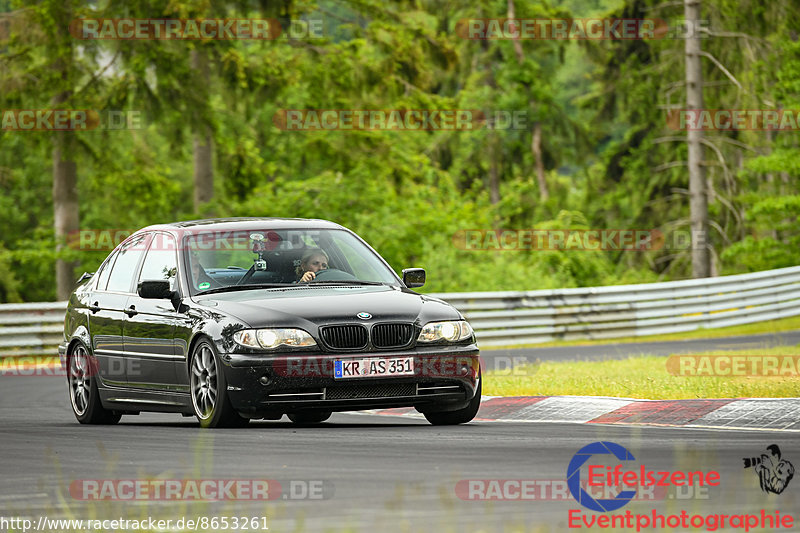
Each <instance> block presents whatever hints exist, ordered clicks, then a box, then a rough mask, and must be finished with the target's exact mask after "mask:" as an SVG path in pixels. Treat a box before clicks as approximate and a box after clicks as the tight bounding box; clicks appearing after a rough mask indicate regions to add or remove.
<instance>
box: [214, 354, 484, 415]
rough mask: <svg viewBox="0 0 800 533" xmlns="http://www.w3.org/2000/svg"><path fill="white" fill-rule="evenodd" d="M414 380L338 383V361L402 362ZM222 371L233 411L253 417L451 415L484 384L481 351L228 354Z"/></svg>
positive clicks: (340, 380) (369, 379)
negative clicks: (372, 412) (384, 412)
mask: <svg viewBox="0 0 800 533" xmlns="http://www.w3.org/2000/svg"><path fill="white" fill-rule="evenodd" d="M401 357H410V358H413V361H414V375H408V376H380V377H357V378H338V379H337V378H335V377H334V372H333V368H334V361H335V360H337V359H340V360H347V359H363V358H378V359H389V358H401ZM222 361H223V363H224V365H223V371H224V372H225V378H226V381H227V387H228V391H227V392H228V396H229V398H230V400H231V403H232V405H233V407H234V408H235V409H236V410H237V411H239V412H240V413H242V414H247V415H250V416H253V417H259V416H264V417H271V416H278V415H280V414H283V413H291V412H296V411H302V410H310V409H317V410H326V411H355V410H363V409H375V408H390V407H415V408H417V409H418V410H419V411H422V412H426V411H450V410H455V409H461V408H464V407H466V406H467V404H468V403H469V401H470V400H471V399H472V398H473V397H474V396H475V392H476V390H477V387H478V380H479V379H480V358H479V352H478V348H477V346H476V345H474V344H471V345H467V346H460V347H452V346H438V347H426V348H424V349H416V350H413V351H412V350H409V351H402V352H399V351H395V352H368V353H363V352H361V353H346V354H342V353H339V354H303V353H291V354H283V355H263V354H225V355H223V356H222Z"/></svg>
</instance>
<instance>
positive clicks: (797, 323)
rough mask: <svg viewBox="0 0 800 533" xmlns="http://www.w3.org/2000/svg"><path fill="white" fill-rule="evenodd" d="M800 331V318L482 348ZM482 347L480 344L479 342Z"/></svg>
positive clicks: (498, 348)
mask: <svg viewBox="0 0 800 533" xmlns="http://www.w3.org/2000/svg"><path fill="white" fill-rule="evenodd" d="M798 329H800V316H793V317H789V318H782V319H780V320H771V321H768V322H756V323H753V324H744V325H741V326H729V327H726V328H715V329H706V328H701V329H697V330H694V331H685V332H683V333H669V334H664V335H647V336H644V337H619V338H614V339H596V340H590V339H586V340H575V341H552V342H543V343H539V344H509V345H508V346H492V347H490V348H481V351H487V352H488V351H490V350H501V349H502V350H505V349H508V348H545V347H551V346H587V345H596V344H620V343H630V342H652V341H680V340H686V339H717V338H720V337H732V336H735V335H757V334H759V333H780V332H782V331H794V330H798ZM478 344H479V345H480V342H478Z"/></svg>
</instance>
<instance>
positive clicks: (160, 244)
mask: <svg viewBox="0 0 800 533" xmlns="http://www.w3.org/2000/svg"><path fill="white" fill-rule="evenodd" d="M176 249H177V246H176V244H175V239H174V238H173V237H172V236H171V235H166V234H163V233H157V234H155V235H154V237H153V242H152V243H151V244H150V249H149V250H148V251H147V255H146V256H145V258H144V265H142V273H141V274H140V275H139V281H144V280H153V279H168V280H170V282H171V286H172V288H173V289H174V288H175V276H176V275H177V274H178V259H177V256H176V252H175V250H176Z"/></svg>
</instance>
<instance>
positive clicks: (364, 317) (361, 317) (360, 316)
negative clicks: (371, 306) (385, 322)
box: [356, 311, 372, 320]
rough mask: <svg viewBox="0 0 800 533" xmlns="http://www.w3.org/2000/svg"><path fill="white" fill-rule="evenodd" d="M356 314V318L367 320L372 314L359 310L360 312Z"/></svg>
mask: <svg viewBox="0 0 800 533" xmlns="http://www.w3.org/2000/svg"><path fill="white" fill-rule="evenodd" d="M356 316H357V317H358V318H360V319H361V320H369V319H370V318H372V315H371V314H369V313H365V312H364V311H361V312H360V313H358V314H357V315H356Z"/></svg>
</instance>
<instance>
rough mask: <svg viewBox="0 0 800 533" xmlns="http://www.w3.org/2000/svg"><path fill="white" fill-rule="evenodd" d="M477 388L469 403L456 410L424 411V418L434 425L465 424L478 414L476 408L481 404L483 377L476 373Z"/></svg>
mask: <svg viewBox="0 0 800 533" xmlns="http://www.w3.org/2000/svg"><path fill="white" fill-rule="evenodd" d="M478 379H480V381H478V390H477V391H475V397H474V398H472V400H470V402H469V404H468V405H467V406H466V407H465V408H463V409H458V410H456V411H439V412H438V413H437V412H434V413H424V414H425V418H426V419H427V420H428V422H430V423H431V424H433V425H434V426H454V425H456V424H466V423H467V422H469V421H471V420H472V419H473V418H475V415H477V414H478V409H479V408H480V406H481V389H482V387H483V379H481V378H480V374H479V375H478Z"/></svg>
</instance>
